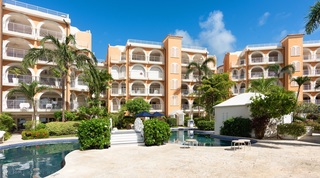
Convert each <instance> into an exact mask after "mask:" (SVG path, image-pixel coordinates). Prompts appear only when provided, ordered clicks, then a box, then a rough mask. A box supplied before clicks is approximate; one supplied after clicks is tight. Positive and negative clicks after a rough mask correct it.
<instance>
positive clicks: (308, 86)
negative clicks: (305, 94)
mask: <svg viewBox="0 0 320 178" xmlns="http://www.w3.org/2000/svg"><path fill="white" fill-rule="evenodd" d="M303 90H311V85H310V84H306V85H303Z"/></svg>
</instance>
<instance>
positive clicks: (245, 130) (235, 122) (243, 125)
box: [220, 117, 252, 137]
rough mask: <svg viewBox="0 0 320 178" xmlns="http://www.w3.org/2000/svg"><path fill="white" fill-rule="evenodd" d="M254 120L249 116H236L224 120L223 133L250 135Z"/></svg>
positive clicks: (241, 135)
mask: <svg viewBox="0 0 320 178" xmlns="http://www.w3.org/2000/svg"><path fill="white" fill-rule="evenodd" d="M251 124H252V121H251V120H250V119H248V118H242V117H235V118H230V119H228V120H226V121H224V122H223V126H222V127H221V130H220V133H221V135H229V136H239V137H250V136H251V135H250V133H251V131H252V126H251Z"/></svg>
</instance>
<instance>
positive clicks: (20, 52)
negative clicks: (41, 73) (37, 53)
mask: <svg viewBox="0 0 320 178" xmlns="http://www.w3.org/2000/svg"><path fill="white" fill-rule="evenodd" d="M6 53H7V56H9V57H17V58H24V56H25V55H26V54H27V53H28V50H26V49H19V48H11V47H8V48H7V50H6Z"/></svg>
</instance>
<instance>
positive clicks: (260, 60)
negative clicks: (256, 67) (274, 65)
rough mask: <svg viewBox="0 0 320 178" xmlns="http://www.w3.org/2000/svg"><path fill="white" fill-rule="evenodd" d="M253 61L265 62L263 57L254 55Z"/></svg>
mask: <svg viewBox="0 0 320 178" xmlns="http://www.w3.org/2000/svg"><path fill="white" fill-rule="evenodd" d="M251 62H252V63H261V62H263V57H252V58H251Z"/></svg>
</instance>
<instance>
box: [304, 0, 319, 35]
mask: <svg viewBox="0 0 320 178" xmlns="http://www.w3.org/2000/svg"><path fill="white" fill-rule="evenodd" d="M306 19H307V23H306V25H305V31H306V33H307V34H308V35H309V34H311V33H312V32H313V31H315V30H316V29H317V28H318V27H319V25H320V2H319V1H317V2H316V3H315V4H314V5H313V6H311V7H310V12H309V14H308V16H306Z"/></svg>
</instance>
